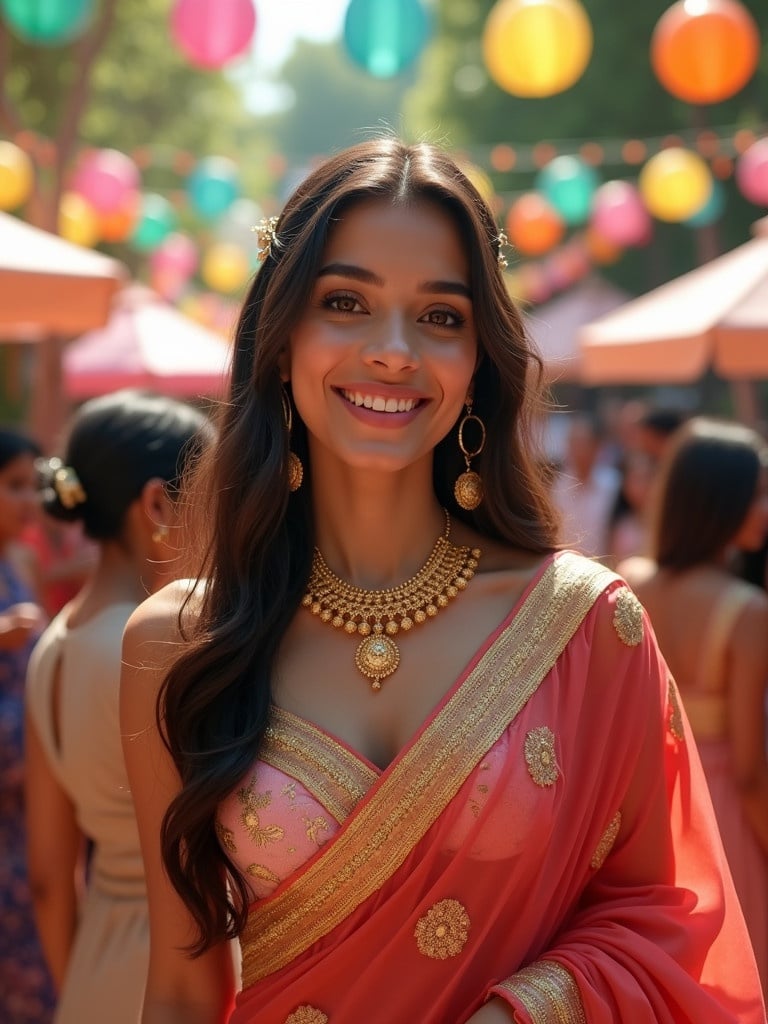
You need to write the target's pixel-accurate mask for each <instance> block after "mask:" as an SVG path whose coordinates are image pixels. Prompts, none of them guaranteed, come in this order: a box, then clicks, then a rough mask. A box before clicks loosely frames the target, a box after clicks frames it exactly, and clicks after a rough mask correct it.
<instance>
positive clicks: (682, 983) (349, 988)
mask: <svg viewBox="0 0 768 1024" xmlns="http://www.w3.org/2000/svg"><path fill="white" fill-rule="evenodd" d="M263 234H264V238H263V239H262V242H263V244H262V248H263V252H264V260H263V262H262V266H261V269H260V270H259V273H258V274H257V276H256V278H255V280H254V282H253V285H252V288H251V291H250V294H249V295H248V297H247V299H246V302H245V304H244V307H243V311H242V314H241V318H240V323H239V325H238V329H237V336H236V341H235V354H234V365H233V373H232V392H231V395H230V399H229V401H228V402H227V404H226V405H225V406H223V408H222V412H221V417H220V429H221V433H220V440H219V442H218V444H217V446H216V448H215V450H214V451H213V452H212V453H211V457H210V458H209V459H207V460H205V461H204V464H201V467H200V473H199V475H198V477H197V480H196V483H195V485H194V488H193V495H192V497H193V500H194V501H195V502H197V503H198V510H199V517H200V520H201V522H203V523H205V531H204V532H205V536H206V538H208V547H207V556H206V557H205V558H204V560H203V561H202V562H201V574H200V578H199V580H198V585H197V587H196V591H195V593H194V595H193V596H192V597H191V598H189V597H188V596H187V597H185V593H186V592H183V591H182V590H181V589H180V588H178V587H170V588H167V589H166V590H165V591H161V592H160V593H159V594H157V595H155V596H154V597H153V598H151V599H150V600H149V601H147V602H146V603H145V604H144V605H143V606H142V607H141V608H140V609H139V610H138V611H137V612H136V613H135V614H134V615H133V616H132V618H131V621H130V623H129V625H128V627H127V630H126V634H125V641H124V658H125V663H126V667H125V670H124V675H123V680H122V698H121V700H122V721H123V731H124V748H125V753H126V759H127V764H128V770H129V775H130V778H131V786H132V790H133V796H134V800H135V804H136V809H137V815H138V819H139V826H140V830H141V834H142V844H143V848H144V857H145V862H146V869H147V880H148V887H149V893H150V913H151V947H152V948H151V965H150V972H149V980H148V985H147V996H146V1004H145V1016H144V1020H145V1022H146V1024H150V1022H151V1024H175V1022H177V1021H181V1020H183V1021H184V1022H185V1024H187V1022H193V1024H220V1022H223V1021H225V1020H229V1021H231V1024H255V1022H256V1021H258V1022H259V1024H301V1022H303V1024H308V1022H309V1024H322V1022H331V1024H358V1022H359V1021H362V1020H365V1021H367V1022H370V1024H392V1022H394V1021H398V1022H399V1021H419V1022H420V1024H448V1022H450V1024H465V1022H470V1021H471V1022H472V1024H493V1022H494V1021H495V1022H499V1024H502V1022H504V1021H510V1020H514V1021H517V1022H519V1024H580V1022H583V1021H588V1022H590V1024H608V1022H609V1021H613V1020H616V1019H626V1020H630V1019H631V1020H632V1021H633V1024H634V1022H638V1024H651V1022H653V1024H657V1022H661V1024H693V1022H694V1021H695V1022H697V1024H698V1022H700V1021H702V1020H706V1021H708V1022H711V1024H726V1022H728V1024H735V1022H736V1021H745V1022H748V1024H759V1022H760V1024H762V1022H763V1020H764V1016H763V1010H762V1006H761V998H760V992H759V983H758V981H757V976H756V971H755V967H754V961H753V958H752V957H751V953H750V951H749V945H748V940H747V938H746V933H745V929H744V922H743V919H742V917H741V913H740V910H739V908H738V904H737V902H736V899H735V896H734V893H733V887H732V883H731V881H730V878H729V876H728V875H727V871H724V869H723V867H722V864H723V860H722V853H721V850H720V847H719V840H718V837H717V832H716V829H715V826H714V823H713V818H712V811H711V806H710V805H709V802H708V798H707V795H706V789H705V786H704V784H703V781H702V776H701V770H700V766H699V764H698V761H697V758H696V753H695V749H694V748H693V747H692V745H690V744H689V742H688V741H687V739H686V737H687V733H686V732H685V731H684V719H683V717H682V716H681V715H680V714H679V713H678V709H677V704H676V701H675V689H674V685H673V684H671V683H670V681H669V678H668V673H667V670H666V667H665V665H664V663H663V661H662V660H661V658H660V656H659V653H658V650H657V648H656V646H655V641H654V639H653V637H652V634H651V632H650V630H647V629H646V628H645V626H644V617H643V612H642V609H641V608H640V606H639V604H638V602H637V600H636V598H635V597H634V595H632V594H631V593H630V591H629V590H628V589H627V588H626V586H625V585H624V583H623V581H621V580H620V579H619V578H618V577H616V576H614V575H613V574H611V573H610V572H608V571H607V570H605V569H603V568H602V567H601V566H598V565H595V564H593V563H591V562H589V561H587V560H586V559H583V558H581V557H580V556H578V555H576V554H574V553H571V552H557V551H556V550H555V545H554V539H553V538H554V534H555V521H554V514H553V512H552V509H551V507H550V505H549V502H548V499H547V497H546V489H545V481H544V479H543V477H542V475H541V473H540V472H539V470H538V469H537V453H536V451H535V448H534V446H533V445H532V443H531V440H530V430H529V423H530V419H531V415H532V414H533V413H534V412H535V411H536V410H537V409H539V407H540V406H539V396H538V392H537V389H536V387H535V381H536V378H537V374H539V375H540V366H539V363H538V360H537V358H536V356H535V355H534V353H533V352H532V350H531V347H530V345H529V342H528V339H527V337H526V334H525V331H524V329H523V326H522V321H521V318H520V314H519V312H518V310H517V309H516V308H515V307H514V305H513V304H512V303H511V300H510V299H509V296H508V293H507V289H506V287H505V284H504V281H503V278H502V276H501V272H500V261H499V257H500V255H502V254H501V251H500V250H501V239H500V235H499V231H498V228H497V226H496V224H495V222H494V219H493V216H492V214H491V212H490V210H489V209H488V207H487V205H486V204H485V203H484V202H483V200H482V198H481V197H480V196H479V194H478V193H477V191H476V190H475V189H474V187H473V186H472V184H471V183H470V182H469V181H468V180H467V178H466V177H465V176H464V175H463V174H462V173H461V171H460V170H459V169H458V168H457V167H456V165H455V164H454V163H453V162H452V161H451V160H450V159H449V158H448V157H447V156H446V155H445V154H444V153H442V152H441V151H440V150H438V149H435V148H434V147H431V146H426V145H418V146H405V145H403V144H401V143H399V142H397V141H396V140H393V139H386V140H379V141H373V142H369V143H364V144H362V145H359V146H356V147H353V148H352V149H350V150H347V151H344V152H342V153H340V154H339V155H338V156H336V157H334V158H332V159H331V160H329V161H328V162H327V163H325V164H323V165H322V166H321V167H319V168H318V169H317V170H316V171H315V172H314V173H313V174H312V175H310V177H309V178H308V179H307V180H306V181H305V182H304V183H303V184H302V185H301V186H300V187H299V189H298V190H297V191H296V193H295V194H294V195H293V196H292V197H291V198H290V200H289V201H288V203H287V205H286V207H285V209H284V211H283V212H282V214H281V216H280V218H279V219H278V221H277V223H276V224H274V225H265V227H264V232H263ZM296 460H300V462H301V465H302V467H303V474H300V473H298V472H296ZM459 480H462V481H463V482H464V485H465V486H457V481H459ZM470 483H471V486H470ZM350 640H354V641H355V646H354V647H353V646H352V644H351V643H350ZM169 645H176V646H169ZM169 650H174V651H176V652H177V653H176V656H175V657H174V658H172V659H170V663H169V656H168V652H169ZM672 723H674V730H675V731H674V732H673V731H671V725H672ZM681 723H682V724H681ZM681 729H682V730H683V731H681ZM684 826H686V827H684ZM693 836H695V837H696V843H695V849H694V848H693V843H692V837H693ZM158 837H160V838H159V839H158ZM234 936H237V937H239V939H240V943H241V947H242V951H243V958H242V978H243V988H242V991H241V993H240V994H239V995H238V996H237V1005H236V1008H235V1009H234V1011H232V1001H233V1000H234V997H235V992H234V982H233V977H232V969H231V964H230V961H229V955H228V951H227V945H226V942H225V940H226V939H227V938H228V937H234ZM230 1014H231V1016H230Z"/></svg>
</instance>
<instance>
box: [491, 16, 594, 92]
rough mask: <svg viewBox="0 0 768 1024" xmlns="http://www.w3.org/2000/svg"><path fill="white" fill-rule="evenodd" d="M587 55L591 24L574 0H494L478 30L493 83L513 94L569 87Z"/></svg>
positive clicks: (590, 42)
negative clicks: (481, 27) (484, 21)
mask: <svg viewBox="0 0 768 1024" xmlns="http://www.w3.org/2000/svg"><path fill="white" fill-rule="evenodd" d="M591 55H592V26H591V24H590V21H589V18H588V17H587V14H586V12H585V10H584V8H583V7H582V6H581V4H580V3H579V2H578V0H499V2H498V3H497V4H496V5H495V6H494V7H493V8H492V9H491V13H490V14H489V15H488V19H487V21H486V23H485V28H484V30H483V58H484V60H485V66H486V68H487V69H488V74H489V75H490V76H491V78H492V79H493V81H494V82H495V83H496V84H497V85H498V86H499V88H501V89H504V90H505V92H510V93H512V94H513V95H514V96H525V97H542V96H553V95H554V94H555V93H558V92H562V91H563V90H564V89H569V88H570V87H571V86H572V85H573V84H574V82H577V81H578V80H579V78H581V76H582V74H583V73H584V69H585V68H586V66H587V64H588V63H589V58H590V56H591Z"/></svg>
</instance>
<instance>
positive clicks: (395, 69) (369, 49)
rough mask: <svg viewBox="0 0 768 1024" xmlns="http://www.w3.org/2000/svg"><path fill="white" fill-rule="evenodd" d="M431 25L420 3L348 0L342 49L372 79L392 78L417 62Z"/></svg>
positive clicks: (404, 0)
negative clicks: (349, 0) (349, 1)
mask: <svg viewBox="0 0 768 1024" xmlns="http://www.w3.org/2000/svg"><path fill="white" fill-rule="evenodd" d="M430 30H431V23H430V19H429V15H428V14H427V11H426V8H425V6H424V4H423V2H422V0H351V3H350V5H349V7H348V8H347V13H346V16H345V18H344V31H343V40H344V46H345V49H346V51H347V53H348V54H349V56H350V57H351V58H352V60H353V61H354V62H355V64H357V65H359V66H360V67H361V68H362V69H363V70H364V71H367V72H368V74H369V75H372V76H373V77H374V78H394V77H395V75H399V74H400V73H401V72H402V71H404V70H405V69H406V68H407V67H409V65H411V64H413V62H414V61H415V60H416V59H417V57H418V56H419V54H420V53H421V52H422V50H423V49H424V47H425V45H426V43H427V40H428V39H429V35H430Z"/></svg>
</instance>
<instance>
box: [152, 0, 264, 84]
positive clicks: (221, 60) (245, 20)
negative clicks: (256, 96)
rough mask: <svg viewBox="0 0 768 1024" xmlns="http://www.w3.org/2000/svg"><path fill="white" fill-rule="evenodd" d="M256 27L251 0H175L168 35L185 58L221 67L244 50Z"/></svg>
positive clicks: (206, 65)
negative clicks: (169, 33) (169, 34)
mask: <svg viewBox="0 0 768 1024" xmlns="http://www.w3.org/2000/svg"><path fill="white" fill-rule="evenodd" d="M255 29H256V11H255V9H254V6H253V0H176V4H175V6H174V8H173V10H172V11H171V35H172V36H173V39H174V41H175V42H176V44H177V46H178V47H179V49H180V50H181V51H182V53H184V55H185V56H186V57H187V59H188V60H189V61H190V62H191V63H192V64H195V65H197V67H201V68H206V69H210V68H221V67H224V65H225V64H228V63H230V62H231V61H232V60H234V59H235V58H236V57H239V56H240V55H241V54H243V53H244V52H245V50H247V48H248V46H249V45H250V43H251V40H252V39H253V34H254V31H255Z"/></svg>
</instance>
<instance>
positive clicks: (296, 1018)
mask: <svg viewBox="0 0 768 1024" xmlns="http://www.w3.org/2000/svg"><path fill="white" fill-rule="evenodd" d="M285 1024H328V1014H327V1013H323V1011H322V1010H318V1009H317V1008H316V1007H314V1006H299V1007H297V1008H296V1009H295V1010H294V1011H293V1013H292V1014H291V1015H290V1016H289V1017H286V1018H285Z"/></svg>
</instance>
